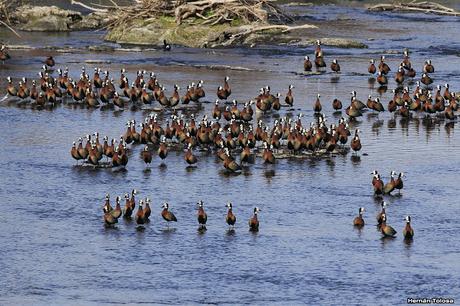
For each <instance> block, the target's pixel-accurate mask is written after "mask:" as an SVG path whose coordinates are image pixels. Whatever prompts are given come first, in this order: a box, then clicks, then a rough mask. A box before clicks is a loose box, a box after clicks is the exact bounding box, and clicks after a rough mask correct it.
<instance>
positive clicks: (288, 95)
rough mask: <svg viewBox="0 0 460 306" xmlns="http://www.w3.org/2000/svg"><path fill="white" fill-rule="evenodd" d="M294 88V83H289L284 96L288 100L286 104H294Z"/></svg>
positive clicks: (285, 100)
mask: <svg viewBox="0 0 460 306" xmlns="http://www.w3.org/2000/svg"><path fill="white" fill-rule="evenodd" d="M293 88H294V86H293V85H289V88H288V92H287V94H286V98H284V102H286V104H287V105H289V106H291V107H292V106H293V105H294V96H293V95H292V89H293Z"/></svg>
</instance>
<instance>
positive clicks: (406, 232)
mask: <svg viewBox="0 0 460 306" xmlns="http://www.w3.org/2000/svg"><path fill="white" fill-rule="evenodd" d="M404 220H405V221H406V226H405V227H404V229H403V236H404V239H407V240H411V239H413V238H414V229H413V228H412V226H411V225H410V221H411V218H410V216H406V218H405V219H404Z"/></svg>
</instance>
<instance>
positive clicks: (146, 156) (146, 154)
mask: <svg viewBox="0 0 460 306" xmlns="http://www.w3.org/2000/svg"><path fill="white" fill-rule="evenodd" d="M141 156H142V160H143V161H144V163H145V164H146V165H148V166H150V163H151V162H152V152H151V151H150V150H149V146H145V147H144V150H143V151H142V153H141Z"/></svg>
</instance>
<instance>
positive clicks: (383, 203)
mask: <svg viewBox="0 0 460 306" xmlns="http://www.w3.org/2000/svg"><path fill="white" fill-rule="evenodd" d="M380 205H381V207H382V209H381V210H380V212H379V213H378V214H377V216H376V219H377V225H378V226H379V227H380V226H381V225H382V223H383V216H384V215H385V213H386V210H385V208H386V207H387V203H386V202H385V201H383V202H382V203H381V204H380Z"/></svg>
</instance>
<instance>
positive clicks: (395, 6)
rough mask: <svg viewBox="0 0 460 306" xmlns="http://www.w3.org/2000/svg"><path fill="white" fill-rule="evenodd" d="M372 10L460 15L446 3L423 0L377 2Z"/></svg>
mask: <svg viewBox="0 0 460 306" xmlns="http://www.w3.org/2000/svg"><path fill="white" fill-rule="evenodd" d="M368 10H370V11H399V12H418V13H430V14H436V15H447V16H460V12H458V11H456V10H454V9H451V8H449V7H446V6H444V5H441V4H438V3H434V2H429V1H422V2H416V1H412V2H409V3H392V4H390V3H389V4H377V5H374V6H371V7H369V8H368Z"/></svg>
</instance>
